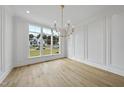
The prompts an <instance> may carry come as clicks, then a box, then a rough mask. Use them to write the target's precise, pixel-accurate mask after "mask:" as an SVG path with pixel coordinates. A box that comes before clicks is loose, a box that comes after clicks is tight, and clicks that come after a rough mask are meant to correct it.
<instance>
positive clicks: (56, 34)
mask: <svg viewBox="0 0 124 93" xmlns="http://www.w3.org/2000/svg"><path fill="white" fill-rule="evenodd" d="M52 43H53V47H52V54H58V53H59V32H56V31H55V30H53V42H52Z"/></svg>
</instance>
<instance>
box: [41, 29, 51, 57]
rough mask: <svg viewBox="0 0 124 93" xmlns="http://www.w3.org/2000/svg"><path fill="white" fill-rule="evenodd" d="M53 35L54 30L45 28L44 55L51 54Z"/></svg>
mask: <svg viewBox="0 0 124 93" xmlns="http://www.w3.org/2000/svg"><path fill="white" fill-rule="evenodd" d="M51 37H52V31H51V29H48V28H43V33H42V39H43V49H42V51H43V52H42V55H49V54H51Z"/></svg>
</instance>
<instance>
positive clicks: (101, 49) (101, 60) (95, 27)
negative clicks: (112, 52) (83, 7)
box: [86, 17, 106, 65]
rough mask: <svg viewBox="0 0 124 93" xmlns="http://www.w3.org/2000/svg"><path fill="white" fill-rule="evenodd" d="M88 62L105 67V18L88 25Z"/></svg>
mask: <svg viewBox="0 0 124 93" xmlns="http://www.w3.org/2000/svg"><path fill="white" fill-rule="evenodd" d="M86 36H87V61H91V62H96V63H98V64H104V65H105V55H106V54H105V49H106V48H105V43H106V41H105V17H104V18H102V19H99V20H95V21H93V22H91V23H90V24H88V30H87V35H86Z"/></svg>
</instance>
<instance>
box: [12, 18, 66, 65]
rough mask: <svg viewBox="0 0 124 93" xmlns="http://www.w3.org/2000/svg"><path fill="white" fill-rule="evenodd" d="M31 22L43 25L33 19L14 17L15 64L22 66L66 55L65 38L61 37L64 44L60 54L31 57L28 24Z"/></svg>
mask: <svg viewBox="0 0 124 93" xmlns="http://www.w3.org/2000/svg"><path fill="white" fill-rule="evenodd" d="M29 24H35V25H39V26H41V27H42V26H43V25H41V24H38V23H35V22H33V21H31V20H26V19H24V18H21V17H17V16H15V17H14V26H15V27H14V31H15V32H14V38H15V39H14V44H15V45H14V62H15V63H14V66H22V65H27V64H32V63H37V62H43V61H47V60H52V59H56V58H61V57H65V55H66V54H65V48H64V47H66V46H65V42H64V41H65V40H63V39H61V40H62V41H61V43H62V44H61V45H62V51H61V52H62V53H61V54H58V55H49V56H42V57H36V58H29V56H28V55H29V45H28V44H29V42H28V41H29V40H28V35H29V30H28V25H29Z"/></svg>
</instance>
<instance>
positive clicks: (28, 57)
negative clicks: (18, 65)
mask: <svg viewBox="0 0 124 93" xmlns="http://www.w3.org/2000/svg"><path fill="white" fill-rule="evenodd" d="M60 54H61V53H59V54H49V55H40V56H34V57H28V58H29V59H35V58H42V57H49V56H57V55H60Z"/></svg>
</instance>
